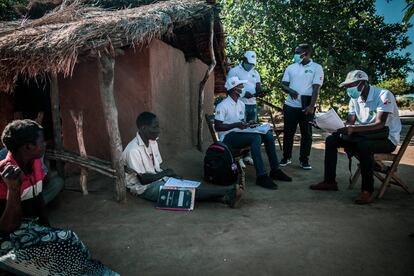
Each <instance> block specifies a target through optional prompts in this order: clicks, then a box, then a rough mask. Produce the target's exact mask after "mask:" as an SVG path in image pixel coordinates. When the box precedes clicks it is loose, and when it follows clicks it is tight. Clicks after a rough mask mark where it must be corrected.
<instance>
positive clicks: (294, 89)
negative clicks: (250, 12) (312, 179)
mask: <svg viewBox="0 0 414 276" xmlns="http://www.w3.org/2000/svg"><path fill="white" fill-rule="evenodd" d="M311 55H312V46H311V45H309V44H300V45H299V46H298V47H297V48H296V49H295V55H294V58H293V59H294V62H295V63H293V64H291V65H289V66H288V67H287V68H286V70H285V73H284V75H283V79H282V90H283V91H284V92H286V93H287V94H288V97H287V98H286V101H285V105H284V106H283V112H284V135H283V159H282V160H281V162H280V166H282V167H284V166H287V165H288V164H290V163H291V158H292V148H293V138H294V136H295V132H296V128H297V126H298V124H299V127H300V134H301V139H300V157H299V161H300V164H301V167H302V168H303V169H305V170H311V169H312V167H311V165H310V164H309V155H310V151H311V147H312V127H311V125H310V124H309V122H310V121H312V120H313V116H314V112H315V104H316V101H317V99H318V95H319V90H320V89H321V86H322V84H323V69H322V66H320V65H319V64H317V63H315V62H313V61H312V59H311Z"/></svg>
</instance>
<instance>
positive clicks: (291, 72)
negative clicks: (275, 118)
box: [282, 60, 324, 108]
mask: <svg viewBox="0 0 414 276" xmlns="http://www.w3.org/2000/svg"><path fill="white" fill-rule="evenodd" d="M323 79H324V73H323V69H322V66H321V65H319V64H318V63H316V62H313V61H312V60H311V61H310V62H309V63H308V64H305V65H303V64H302V63H293V64H291V65H289V66H288V67H287V68H286V70H285V73H284V74H283V78H282V81H285V82H289V88H292V89H293V90H295V91H296V92H298V93H299V97H298V98H297V99H296V100H295V99H293V98H292V97H290V95H288V97H287V98H286V101H285V104H286V105H288V106H290V107H295V108H301V107H302V103H301V99H300V96H312V92H313V88H312V85H313V84H319V85H321V86H322V84H323Z"/></svg>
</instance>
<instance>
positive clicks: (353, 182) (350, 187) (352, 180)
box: [348, 164, 361, 190]
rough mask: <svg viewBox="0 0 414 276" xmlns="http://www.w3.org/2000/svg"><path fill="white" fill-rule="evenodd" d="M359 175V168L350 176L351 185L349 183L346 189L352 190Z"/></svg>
mask: <svg viewBox="0 0 414 276" xmlns="http://www.w3.org/2000/svg"><path fill="white" fill-rule="evenodd" d="M360 175H361V168H360V167H359V164H358V168H357V170H356V171H355V173H354V175H353V176H352V179H351V183H349V186H348V189H349V190H352V189H353V188H354V187H355V184H356V183H357V182H358V179H359V176H360Z"/></svg>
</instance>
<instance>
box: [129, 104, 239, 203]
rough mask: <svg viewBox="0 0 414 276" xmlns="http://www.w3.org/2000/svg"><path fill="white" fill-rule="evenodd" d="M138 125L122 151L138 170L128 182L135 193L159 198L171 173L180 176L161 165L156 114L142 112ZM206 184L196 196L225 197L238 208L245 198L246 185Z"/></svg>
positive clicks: (208, 197)
mask: <svg viewBox="0 0 414 276" xmlns="http://www.w3.org/2000/svg"><path fill="white" fill-rule="evenodd" d="M136 125H137V128H138V132H137V135H136V137H135V138H134V139H133V140H132V141H131V142H129V144H128V145H127V147H126V148H125V150H124V152H123V153H122V160H123V162H124V163H125V165H126V166H127V167H128V168H130V169H132V170H133V171H134V173H129V172H127V173H126V183H127V184H126V185H127V188H128V190H129V191H130V192H131V193H132V194H134V195H137V196H139V197H141V198H143V199H146V200H149V201H157V199H158V195H159V191H160V187H161V186H163V185H164V184H165V182H166V181H167V180H168V177H176V174H175V173H174V171H173V170H171V169H162V168H161V163H162V158H161V154H160V152H159V150H158V143H157V141H156V139H157V138H158V136H159V134H160V127H159V123H158V119H157V117H156V115H155V114H153V113H150V112H143V113H141V114H140V115H139V116H138V118H137V120H136ZM203 186H204V185H203V184H202V185H200V186H199V187H198V188H197V189H196V194H195V198H196V200H210V201H222V202H224V203H226V204H228V205H229V206H230V207H232V208H234V207H237V205H238V203H239V201H240V199H241V195H242V189H241V188H240V187H239V185H238V184H235V185H231V186H226V187H215V188H211V189H208V188H205V187H203Z"/></svg>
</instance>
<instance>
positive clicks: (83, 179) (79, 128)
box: [70, 110, 88, 195]
mask: <svg viewBox="0 0 414 276" xmlns="http://www.w3.org/2000/svg"><path fill="white" fill-rule="evenodd" d="M70 115H71V116H72V119H73V122H74V123H75V128H76V138H77V140H78V146H79V154H80V156H82V157H86V158H87V154H86V148H85V140H84V139H83V112H82V111H80V112H79V113H78V114H76V113H75V111H74V110H71V111H70ZM79 183H80V186H81V189H82V194H83V195H87V194H88V185H87V183H88V170H87V169H85V168H81V174H80V179H79Z"/></svg>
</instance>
